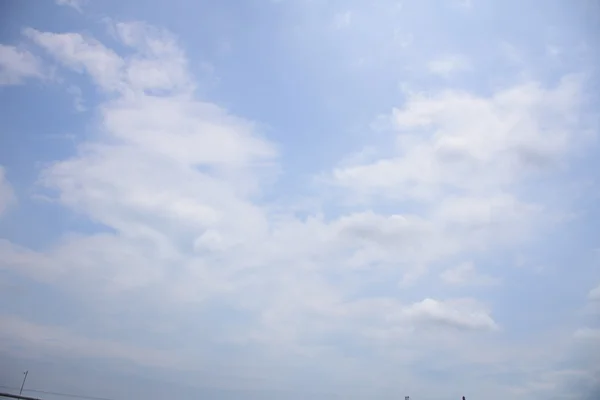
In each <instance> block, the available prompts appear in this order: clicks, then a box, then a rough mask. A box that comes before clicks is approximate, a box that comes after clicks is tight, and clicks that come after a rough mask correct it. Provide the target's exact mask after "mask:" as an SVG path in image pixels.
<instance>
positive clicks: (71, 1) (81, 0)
mask: <svg viewBox="0 0 600 400" xmlns="http://www.w3.org/2000/svg"><path fill="white" fill-rule="evenodd" d="M86 2H87V0H56V4H58V5H59V6H66V7H71V8H74V9H75V10H77V11H79V12H82V7H83V5H84V4H85V3H86Z"/></svg>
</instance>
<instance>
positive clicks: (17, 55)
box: [0, 44, 44, 86]
mask: <svg viewBox="0 0 600 400" xmlns="http://www.w3.org/2000/svg"><path fill="white" fill-rule="evenodd" d="M43 76H44V74H43V69H42V64H41V63H40V61H39V60H38V58H37V57H35V56H34V55H33V54H31V53H30V52H28V51H27V50H23V49H19V48H17V47H15V46H7V45H3V44H0V86H2V85H18V84H20V83H23V82H24V81H25V80H26V79H28V78H38V79H39V78H42V77H43Z"/></svg>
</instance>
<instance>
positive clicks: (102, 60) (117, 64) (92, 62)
mask: <svg viewBox="0 0 600 400" xmlns="http://www.w3.org/2000/svg"><path fill="white" fill-rule="evenodd" d="M24 34H25V35H26V36H27V37H29V38H30V39H31V40H33V41H34V42H35V43H36V44H38V45H39V46H41V47H43V48H44V49H45V50H47V51H48V52H49V53H50V54H51V55H53V56H54V57H56V58H57V59H58V61H60V62H61V63H62V64H63V65H65V66H68V67H70V68H72V69H74V70H76V71H77V72H87V73H89V74H90V76H91V77H92V78H93V79H94V81H95V83H97V84H98V86H100V87H101V88H102V89H104V90H116V89H118V88H119V86H120V84H121V80H122V79H121V76H120V75H121V74H122V71H121V69H122V66H123V60H122V59H121V57H119V56H118V55H117V54H116V53H115V52H114V51H112V50H110V49H108V48H106V47H105V46H104V45H102V44H101V43H100V42H98V41H97V40H95V39H93V38H86V37H84V36H82V35H80V34H78V33H50V32H40V31H37V30H35V29H32V28H27V29H25V30H24Z"/></svg>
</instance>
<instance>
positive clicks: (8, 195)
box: [0, 166, 17, 216]
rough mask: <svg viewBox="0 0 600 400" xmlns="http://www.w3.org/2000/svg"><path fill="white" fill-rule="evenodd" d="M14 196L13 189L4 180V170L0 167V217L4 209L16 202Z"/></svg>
mask: <svg viewBox="0 0 600 400" xmlns="http://www.w3.org/2000/svg"><path fill="white" fill-rule="evenodd" d="M16 199H17V198H16V196H15V193H14V191H13V188H12V186H11V184H10V182H8V180H7V179H6V173H5V171H4V168H3V167H2V166H0V216H2V214H4V212H5V211H6V209H7V208H8V207H9V206H10V205H11V204H13V203H15V202H16Z"/></svg>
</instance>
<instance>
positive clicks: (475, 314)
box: [404, 299, 498, 330]
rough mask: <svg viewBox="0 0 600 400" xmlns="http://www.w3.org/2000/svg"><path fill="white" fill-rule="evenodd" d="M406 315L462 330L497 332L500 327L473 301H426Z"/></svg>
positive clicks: (412, 307)
mask: <svg viewBox="0 0 600 400" xmlns="http://www.w3.org/2000/svg"><path fill="white" fill-rule="evenodd" d="M404 313H405V314H406V315H407V316H408V317H410V318H411V319H414V320H416V321H419V322H423V323H426V324H427V323H430V324H434V325H439V326H451V327H455V328H460V329H476V330H480V329H481V330H496V329H498V326H497V325H496V323H495V322H494V320H493V319H492V318H491V317H490V315H489V313H488V311H487V310H486V309H485V308H484V307H482V306H481V305H480V304H478V303H477V302H475V301H473V300H469V299H466V300H453V301H446V302H441V301H436V300H433V299H425V300H423V301H421V302H419V303H416V304H413V305H412V306H410V307H409V308H408V309H407V310H405V311H404Z"/></svg>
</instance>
